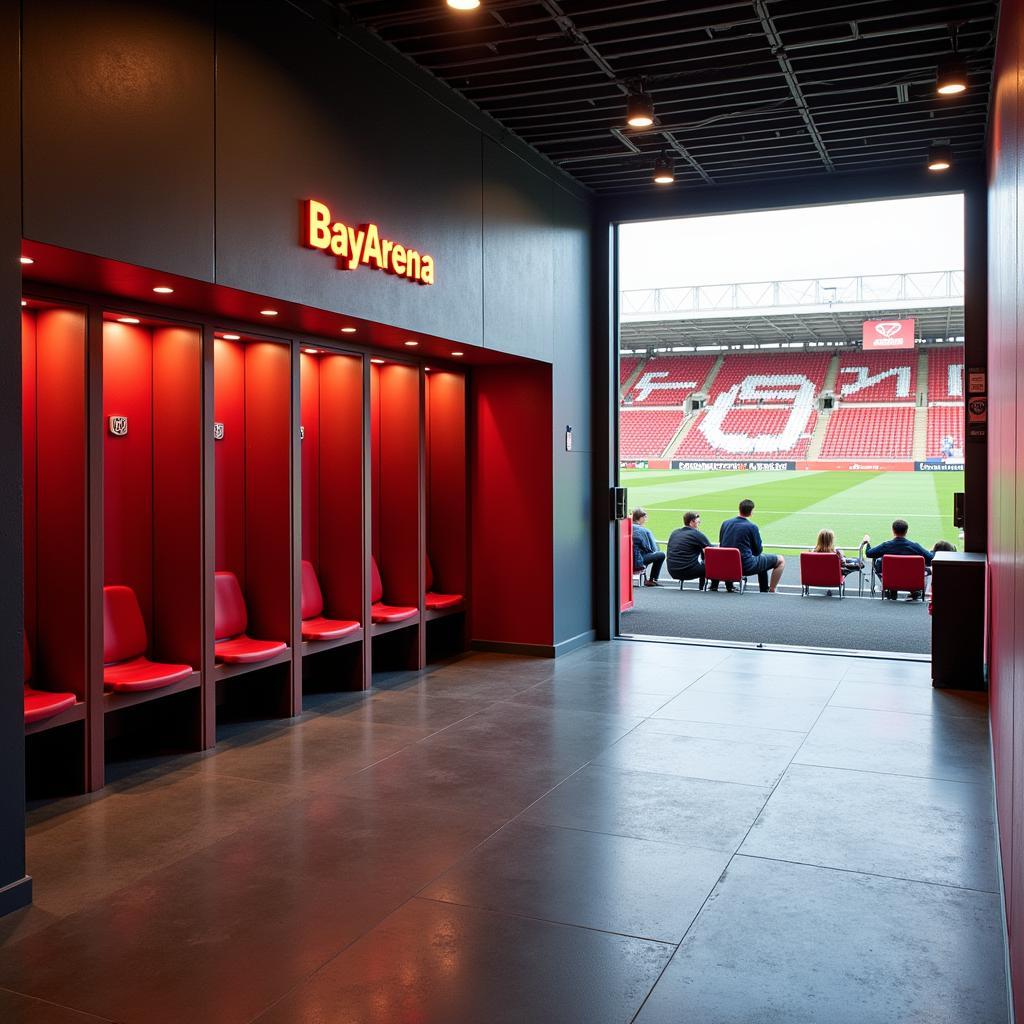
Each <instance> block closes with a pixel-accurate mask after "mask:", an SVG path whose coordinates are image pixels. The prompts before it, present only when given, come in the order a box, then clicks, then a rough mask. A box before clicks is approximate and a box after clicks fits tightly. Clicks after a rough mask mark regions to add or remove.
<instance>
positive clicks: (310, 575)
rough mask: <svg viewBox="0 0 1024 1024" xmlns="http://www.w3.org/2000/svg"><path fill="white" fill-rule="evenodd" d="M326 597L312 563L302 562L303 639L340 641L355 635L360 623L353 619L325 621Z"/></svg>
mask: <svg viewBox="0 0 1024 1024" xmlns="http://www.w3.org/2000/svg"><path fill="white" fill-rule="evenodd" d="M323 611H324V595H323V593H322V592H321V590H320V581H319V580H318V579H317V578H316V569H314V568H313V563H312V562H307V561H305V559H303V562H302V639H303V640H339V639H340V638H341V637H343V636H348V635H349V634H350V633H354V632H355V631H356V630H357V629H358V628H359V623H358V622H354V621H353V620H351V619H325V618H324V617H323Z"/></svg>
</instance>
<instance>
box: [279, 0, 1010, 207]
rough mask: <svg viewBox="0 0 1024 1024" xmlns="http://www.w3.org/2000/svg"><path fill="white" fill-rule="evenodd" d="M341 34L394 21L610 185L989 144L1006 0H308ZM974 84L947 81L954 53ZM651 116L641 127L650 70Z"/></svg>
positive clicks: (474, 95) (782, 170)
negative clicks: (664, 155) (661, 161)
mask: <svg viewBox="0 0 1024 1024" xmlns="http://www.w3.org/2000/svg"><path fill="white" fill-rule="evenodd" d="M292 2H296V3H297V4H298V5H299V6H302V7H303V8H304V9H306V10H307V11H308V12H309V13H310V14H311V15H312V16H313V17H316V18H318V19H319V20H321V21H323V22H324V23H325V25H327V26H328V27H330V28H331V29H332V30H333V29H335V28H336V25H337V22H338V19H339V17H340V18H342V19H344V18H346V17H347V18H349V19H350V20H351V21H353V22H355V23H356V24H358V25H361V26H363V27H364V28H367V29H369V30H370V31H371V32H373V33H375V34H376V35H378V36H379V37H380V38H382V39H383V40H384V41H385V42H387V43H389V44H390V45H392V46H393V47H394V48H396V49H397V50H398V51H399V52H401V53H402V54H404V55H405V56H406V57H408V58H409V59H410V60H413V61H415V62H416V63H417V64H419V65H421V66H422V67H424V68H426V69H427V70H429V71H430V72H432V73H433V74H434V75H435V76H437V77H438V78H439V79H441V80H442V81H443V82H445V83H447V84H448V85H449V86H451V87H452V88H453V89H455V90H456V91H457V92H459V93H461V94H462V95H463V96H465V97H466V98H467V99H469V100H470V101H472V102H473V103H474V104H476V106H478V107H479V108H480V109H481V110H483V111H485V112H486V113H488V114H490V115H491V116H492V117H494V118H495V119H496V120H497V121H498V122H499V123H500V124H501V125H502V126H504V127H505V128H506V129H508V130H509V131H510V132H512V133H514V134H516V135H518V136H519V137H520V138H522V139H524V140H525V141H526V142H527V143H529V144H530V145H531V146H533V147H534V148H535V149H536V150H538V151H539V152H540V153H542V154H543V155H545V156H546V157H548V158H549V159H550V160H552V161H553V162H554V163H555V164H558V165H559V166H561V167H562V168H563V169H564V170H566V171H567V172H568V173H570V174H572V175H573V176H574V177H575V178H576V179H577V180H578V181H579V182H581V183H582V184H584V185H585V186H587V187H589V188H591V189H593V190H594V191H596V192H601V193H606V194H612V193H620V194H621V193H629V192H634V191H640V190H647V189H650V187H651V168H652V164H653V160H654V157H655V156H656V155H657V154H658V153H659V152H660V151H662V150H663V149H668V150H671V151H673V153H674V154H675V157H676V176H677V182H678V183H679V184H683V185H687V186H706V185H726V184H735V183H740V182H744V181H751V180H753V181H758V182H762V181H765V180H768V179H771V178H776V179H780V178H792V177H794V176H823V175H828V174H832V173H834V172H850V171H853V172H861V171H889V170H894V169H898V168H910V167H920V166H921V165H922V164H923V161H924V160H925V156H926V154H927V151H928V147H929V145H931V144H932V143H933V142H940V141H946V140H948V142H949V143H950V144H951V145H952V149H953V154H954V158H955V159H957V160H971V161H978V160H981V159H982V157H983V141H984V134H985V126H986V116H987V114H986V111H987V105H988V96H989V87H990V79H991V72H992V58H993V43H994V35H995V18H996V12H997V7H998V5H997V4H996V3H994V2H992V0H947V2H942V0H899V2H893V0H851V2H848V3H837V2H827V0H719V2H714V3H712V2H704V3H680V2H679V0H622V2H617V3H611V2H607V0H485V2H484V4H483V5H482V6H481V8H480V9H479V10H478V11H475V12H473V13H471V14H468V15H467V14H456V13H455V12H453V11H452V10H451V9H450V8H448V7H447V6H446V5H445V4H444V3H442V2H441V0H346V2H345V3H336V2H334V0H292ZM953 25H956V26H958V28H957V32H958V42H959V47H958V48H959V52H960V54H961V56H962V57H964V58H965V59H966V61H967V65H968V71H969V88H968V90H967V92H966V93H964V94H963V95H961V96H958V97H955V98H953V99H949V98H945V97H937V96H936V93H935V74H936V65H937V63H938V61H939V60H941V59H942V58H943V57H947V56H949V54H950V53H951V52H952V46H951V26H953ZM641 77H643V78H644V80H645V88H646V89H647V91H648V93H649V94H650V95H651V97H652V99H653V101H654V108H655V115H656V118H657V119H656V121H655V124H654V126H653V127H652V128H649V129H646V130H634V129H628V128H626V127H625V123H624V121H625V96H626V94H627V92H628V91H629V90H630V88H631V86H633V85H634V84H635V82H636V80H637V79H639V78H641Z"/></svg>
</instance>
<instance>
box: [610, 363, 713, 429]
mask: <svg viewBox="0 0 1024 1024" xmlns="http://www.w3.org/2000/svg"><path fill="white" fill-rule="evenodd" d="M716 359H717V356H712V355H708V356H652V357H651V358H650V359H648V361H647V365H646V366H645V367H644V370H643V373H641V374H640V376H639V377H638V378H637V380H636V383H635V384H634V385H633V387H632V388H631V389H630V391H629V395H628V399H627V400H628V401H629V402H630V403H631V404H633V405H640V404H643V405H682V404H683V402H685V401H686V399H687V398H688V397H689V396H690V395H692V394H693V393H694V392H695V391H699V390H700V389H701V387H702V386H703V384H704V381H705V380H707V377H708V374H709V373H710V372H711V367H712V366H714V365H715V361H716ZM620 373H621V371H620ZM673 385H674V386H673ZM665 443H666V444H667V443H668V441H666V442H665Z"/></svg>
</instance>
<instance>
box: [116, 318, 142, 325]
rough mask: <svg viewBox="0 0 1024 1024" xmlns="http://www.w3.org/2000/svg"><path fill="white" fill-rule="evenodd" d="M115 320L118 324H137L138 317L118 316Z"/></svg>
mask: <svg viewBox="0 0 1024 1024" xmlns="http://www.w3.org/2000/svg"><path fill="white" fill-rule="evenodd" d="M117 322H118V323H119V324H137V323H138V322H139V318H138V317H137V316H119V317H118V318H117Z"/></svg>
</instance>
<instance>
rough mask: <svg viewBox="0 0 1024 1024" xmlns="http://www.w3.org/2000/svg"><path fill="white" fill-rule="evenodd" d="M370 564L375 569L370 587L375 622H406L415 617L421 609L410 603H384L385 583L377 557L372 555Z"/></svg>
mask: <svg viewBox="0 0 1024 1024" xmlns="http://www.w3.org/2000/svg"><path fill="white" fill-rule="evenodd" d="M370 565H371V568H372V570H373V580H372V587H371V589H370V600H371V601H372V602H373V606H372V607H371V608H370V612H371V618H372V619H373V621H374V622H380V623H383V622H404V621H405V620H406V619H411V618H413V617H414V616H415V615H416V613H417V612H418V611H419V609H418V608H412V607H410V606H409V605H393V604H384V602H383V601H381V598H382V597H383V596H384V584H383V582H382V581H381V578H380V570H379V569H378V568H377V559H376V558H373V557H371V558H370Z"/></svg>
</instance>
